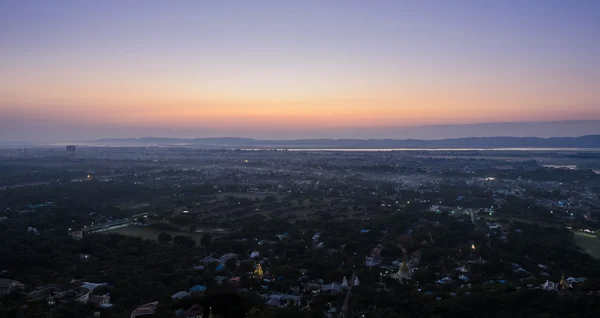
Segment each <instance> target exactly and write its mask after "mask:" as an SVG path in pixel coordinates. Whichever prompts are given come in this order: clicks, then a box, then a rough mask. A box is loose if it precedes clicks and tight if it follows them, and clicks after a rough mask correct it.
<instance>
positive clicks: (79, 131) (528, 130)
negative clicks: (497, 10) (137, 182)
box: [0, 118, 600, 144]
mask: <svg viewBox="0 0 600 318" xmlns="http://www.w3.org/2000/svg"><path fill="white" fill-rule="evenodd" d="M16 126H17V125H14V124H13V125H11V124H10V122H4V123H3V122H2V119H1V118H0V136H3V137H4V136H7V135H9V134H7V132H8V131H11V130H13V129H22V130H28V129H31V127H28V126H19V127H16ZM40 129H45V131H44V133H43V135H41V136H35V137H34V138H31V139H25V138H22V139H8V138H3V137H1V138H0V144H10V143H30V144H49V143H64V142H83V141H94V140H98V139H126V138H144V137H155V138H188V139H193V138H237V137H239V138H253V139H261V140H295V139H423V140H436V139H451V138H464V137H539V138H549V137H580V136H584V135H600V121H598V120H588V121H558V122H514V123H481V124H467V125H439V126H437V125H434V126H416V127H387V128H386V127H383V128H381V127H379V128H376V129H372V130H368V129H355V128H347V129H342V130H329V131H317V132H315V131H310V132H309V131H299V132H296V133H293V132H288V133H287V134H286V135H277V134H275V133H274V132H269V131H265V132H263V133H253V134H248V132H245V131H214V130H202V129H197V130H177V129H151V128H136V127H128V128H126V129H123V128H116V129H114V130H107V129H104V128H100V129H98V130H94V129H89V127H80V128H77V127H63V128H62V129H61V128H57V127H54V126H48V127H45V128H44V127H41V126H38V127H36V128H34V129H33V130H40ZM18 135H20V136H25V135H26V132H24V131H23V133H19V134H18Z"/></svg>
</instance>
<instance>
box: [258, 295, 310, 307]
mask: <svg viewBox="0 0 600 318" xmlns="http://www.w3.org/2000/svg"><path fill="white" fill-rule="evenodd" d="M267 297H268V300H267V302H266V304H267V306H270V307H284V306H287V305H300V303H301V301H302V298H301V297H300V296H297V295H285V294H274V295H269V296H267V295H263V298H267Z"/></svg>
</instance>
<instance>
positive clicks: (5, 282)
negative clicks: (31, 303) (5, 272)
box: [0, 278, 25, 296]
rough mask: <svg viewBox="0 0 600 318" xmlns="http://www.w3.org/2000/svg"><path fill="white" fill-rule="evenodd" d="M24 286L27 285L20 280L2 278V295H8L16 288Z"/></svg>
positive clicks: (0, 288) (0, 283) (0, 281)
mask: <svg viewBox="0 0 600 318" xmlns="http://www.w3.org/2000/svg"><path fill="white" fill-rule="evenodd" d="M23 288H25V285H23V284H21V282H19V281H16V280H12V279H4V278H0V296H4V295H8V294H10V293H12V292H13V291H15V290H19V289H23Z"/></svg>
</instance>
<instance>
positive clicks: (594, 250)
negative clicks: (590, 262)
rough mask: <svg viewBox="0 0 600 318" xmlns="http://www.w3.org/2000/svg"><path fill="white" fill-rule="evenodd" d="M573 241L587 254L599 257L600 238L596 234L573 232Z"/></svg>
mask: <svg viewBox="0 0 600 318" xmlns="http://www.w3.org/2000/svg"><path fill="white" fill-rule="evenodd" d="M575 243H577V245H579V247H581V248H583V249H584V250H585V251H586V252H587V253H588V254H590V255H592V256H593V257H595V258H599V259H600V238H598V237H597V236H596V235H591V234H586V233H582V232H575Z"/></svg>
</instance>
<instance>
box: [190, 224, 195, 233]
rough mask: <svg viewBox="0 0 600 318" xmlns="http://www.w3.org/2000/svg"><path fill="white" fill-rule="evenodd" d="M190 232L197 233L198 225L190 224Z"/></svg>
mask: <svg viewBox="0 0 600 318" xmlns="http://www.w3.org/2000/svg"><path fill="white" fill-rule="evenodd" d="M190 232H196V224H190Z"/></svg>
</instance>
